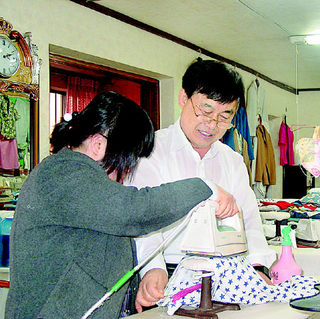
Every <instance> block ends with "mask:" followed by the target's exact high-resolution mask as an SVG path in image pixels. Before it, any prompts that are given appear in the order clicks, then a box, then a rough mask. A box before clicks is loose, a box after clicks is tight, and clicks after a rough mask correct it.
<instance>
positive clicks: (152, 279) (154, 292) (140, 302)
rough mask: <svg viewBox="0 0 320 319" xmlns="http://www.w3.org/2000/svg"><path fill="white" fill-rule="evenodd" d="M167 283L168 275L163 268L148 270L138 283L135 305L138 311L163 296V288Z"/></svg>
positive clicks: (151, 304)
mask: <svg viewBox="0 0 320 319" xmlns="http://www.w3.org/2000/svg"><path fill="white" fill-rule="evenodd" d="M167 283H168V275H167V273H166V271H165V270H163V269H160V268H155V269H151V270H149V271H148V272H147V273H146V274H145V275H144V276H143V278H142V280H141V282H140V284H139V290H138V293H137V297H136V301H135V306H136V309H137V311H138V312H142V307H151V306H153V305H155V304H156V302H157V301H159V300H160V299H161V298H163V297H164V288H165V287H166V285H167Z"/></svg>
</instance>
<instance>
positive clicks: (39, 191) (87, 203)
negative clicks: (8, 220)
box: [5, 148, 212, 319]
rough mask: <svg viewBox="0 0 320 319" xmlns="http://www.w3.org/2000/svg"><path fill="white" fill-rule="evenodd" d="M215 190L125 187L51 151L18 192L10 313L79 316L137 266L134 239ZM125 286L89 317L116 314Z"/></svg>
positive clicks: (193, 183)
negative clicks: (52, 153)
mask: <svg viewBox="0 0 320 319" xmlns="http://www.w3.org/2000/svg"><path fill="white" fill-rule="evenodd" d="M211 194H212V192H211V190H210V188H209V187H208V186H207V185H206V184H205V183H204V182H203V181H202V180H200V179H189V180H184V181H179V182H175V183H171V184H165V185H162V186H159V187H155V188H144V189H141V190H137V189H136V188H135V187H126V186H123V185H121V184H119V183H116V182H113V181H112V180H110V179H109V178H108V176H107V174H106V173H105V171H104V170H103V169H102V167H101V166H100V165H99V164H98V163H97V162H95V161H94V160H92V159H91V158H90V157H88V156H86V155H84V154H81V153H78V152H73V151H71V150H69V149H67V148H65V149H63V150H62V151H60V152H59V153H58V154H55V155H51V156H49V157H47V158H46V159H44V160H43V161H42V162H41V163H40V164H39V165H38V166H37V167H36V168H35V169H34V170H33V171H32V172H31V174H30V176H29V177H28V179H27V180H26V182H25V183H24V185H23V188H22V190H21V193H20V196H19V200H18V205H17V209H16V212H15V217H14V221H13V225H12V232H11V238H10V240H11V243H10V244H11V251H10V279H11V281H10V285H11V287H10V291H9V295H8V300H7V304H6V316H5V318H7V319H15V318H23V319H29V318H54V319H59V318H81V316H82V315H83V314H84V313H85V312H86V311H87V310H88V309H89V308H90V307H91V306H92V305H93V304H94V303H96V302H97V301H98V300H99V299H100V298H101V297H102V296H103V295H104V294H105V293H106V292H107V291H108V290H109V289H110V288H111V287H112V286H113V285H114V284H115V282H116V281H117V280H119V279H120V278H121V277H122V276H123V275H124V274H125V273H126V272H127V271H128V270H130V269H132V268H133V267H134V265H135V257H134V252H133V251H132V247H133V245H132V239H131V237H134V236H140V235H144V234H147V233H149V232H152V231H155V230H157V229H159V228H162V227H165V226H167V225H169V224H170V223H172V222H175V221H176V220H178V219H179V218H181V217H183V216H184V215H185V214H186V213H187V212H188V211H189V210H190V209H191V208H192V207H193V206H195V205H196V204H198V203H199V202H201V201H202V200H205V199H206V198H208V197H209V196H210V195H211ZM126 289H127V285H124V286H123V287H122V288H121V289H120V290H119V291H118V292H116V293H115V294H113V295H112V296H111V298H110V300H107V301H106V302H105V303H104V305H103V306H102V307H100V308H99V309H98V310H96V311H95V312H94V313H93V314H92V316H91V317H90V318H103V319H109V318H118V316H119V311H120V308H121V304H122V301H123V298H124V295H125V292H126Z"/></svg>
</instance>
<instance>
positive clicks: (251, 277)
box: [158, 255, 318, 315]
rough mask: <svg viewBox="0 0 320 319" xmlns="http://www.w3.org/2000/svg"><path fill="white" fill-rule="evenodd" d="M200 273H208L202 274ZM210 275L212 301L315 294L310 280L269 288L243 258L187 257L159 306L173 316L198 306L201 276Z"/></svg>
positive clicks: (257, 301) (250, 301)
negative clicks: (179, 310)
mask: <svg viewBox="0 0 320 319" xmlns="http://www.w3.org/2000/svg"><path fill="white" fill-rule="evenodd" d="M202 270H205V271H206V272H210V273H203V272H202ZM204 275H205V276H208V275H212V296H213V298H212V299H213V301H218V302H226V303H239V304H247V305H255V304H263V303H267V302H272V301H277V302H289V301H290V300H291V299H295V298H299V297H307V296H312V295H314V294H315V293H317V290H316V289H315V288H314V285H315V284H317V283H318V281H317V280H315V279H314V278H312V277H305V276H293V277H292V278H291V280H290V281H286V282H283V283H281V284H279V285H275V286H272V285H268V284H266V282H265V281H264V280H263V279H262V278H261V277H260V275H259V274H258V273H257V272H256V271H255V270H254V269H253V267H252V266H251V265H250V263H249V261H248V260H247V259H246V257H245V256H243V255H242V256H232V257H198V256H192V257H186V258H184V259H183V260H182V261H181V262H180V263H179V265H178V266H177V268H176V270H175V272H174V273H173V275H172V277H171V278H170V280H169V283H168V285H167V287H166V289H165V297H164V298H163V299H162V300H161V301H159V303H158V305H159V306H167V307H168V310H167V313H168V315H173V314H174V313H175V311H176V310H178V308H180V307H181V306H184V305H186V306H191V307H195V308H197V307H199V304H200V293H201V278H202V276H204Z"/></svg>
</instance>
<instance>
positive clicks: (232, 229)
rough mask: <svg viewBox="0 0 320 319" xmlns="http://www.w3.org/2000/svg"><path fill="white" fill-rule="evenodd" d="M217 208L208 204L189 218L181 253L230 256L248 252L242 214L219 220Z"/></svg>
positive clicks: (215, 204)
mask: <svg viewBox="0 0 320 319" xmlns="http://www.w3.org/2000/svg"><path fill="white" fill-rule="evenodd" d="M216 209H218V204H217V203H216V202H215V201H207V202H206V203H205V205H204V206H200V207H199V208H198V209H197V210H196V211H195V212H194V213H193V215H192V216H191V220H190V222H189V224H188V225H187V228H186V232H185V237H184V239H183V241H182V244H181V250H183V251H185V252H186V253H187V254H200V255H210V256H230V255H234V254H240V253H243V252H245V251H247V241H246V235H245V231H244V225H243V218H242V213H241V212H239V214H237V215H234V216H232V217H228V218H225V219H219V218H217V217H216V216H215V211H216Z"/></svg>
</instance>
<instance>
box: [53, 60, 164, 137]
mask: <svg viewBox="0 0 320 319" xmlns="http://www.w3.org/2000/svg"><path fill="white" fill-rule="evenodd" d="M75 77H77V78H81V79H83V80H84V81H90V80H91V81H92V80H94V82H96V83H98V93H100V92H103V91H107V90H110V91H116V92H118V93H120V94H122V95H124V96H126V97H127V98H130V99H132V100H133V101H135V102H136V103H137V104H138V105H140V106H141V107H142V108H143V109H145V110H146V112H147V113H148V114H149V116H150V118H151V120H152V122H153V124H154V127H155V129H156V130H157V129H159V126H160V117H159V81H158V80H155V79H152V78H148V77H144V76H140V75H136V74H132V73H127V72H123V71H118V70H115V69H111V68H108V67H104V66H100V65H97V64H93V63H88V62H82V61H78V60H74V59H71V58H66V57H62V56H58V55H52V54H51V55H50V130H51V131H52V129H53V127H54V125H55V124H56V123H57V122H59V121H60V119H61V116H62V115H63V114H64V113H65V112H66V109H67V103H68V102H67V95H68V94H67V92H68V83H70V79H72V78H75Z"/></svg>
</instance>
